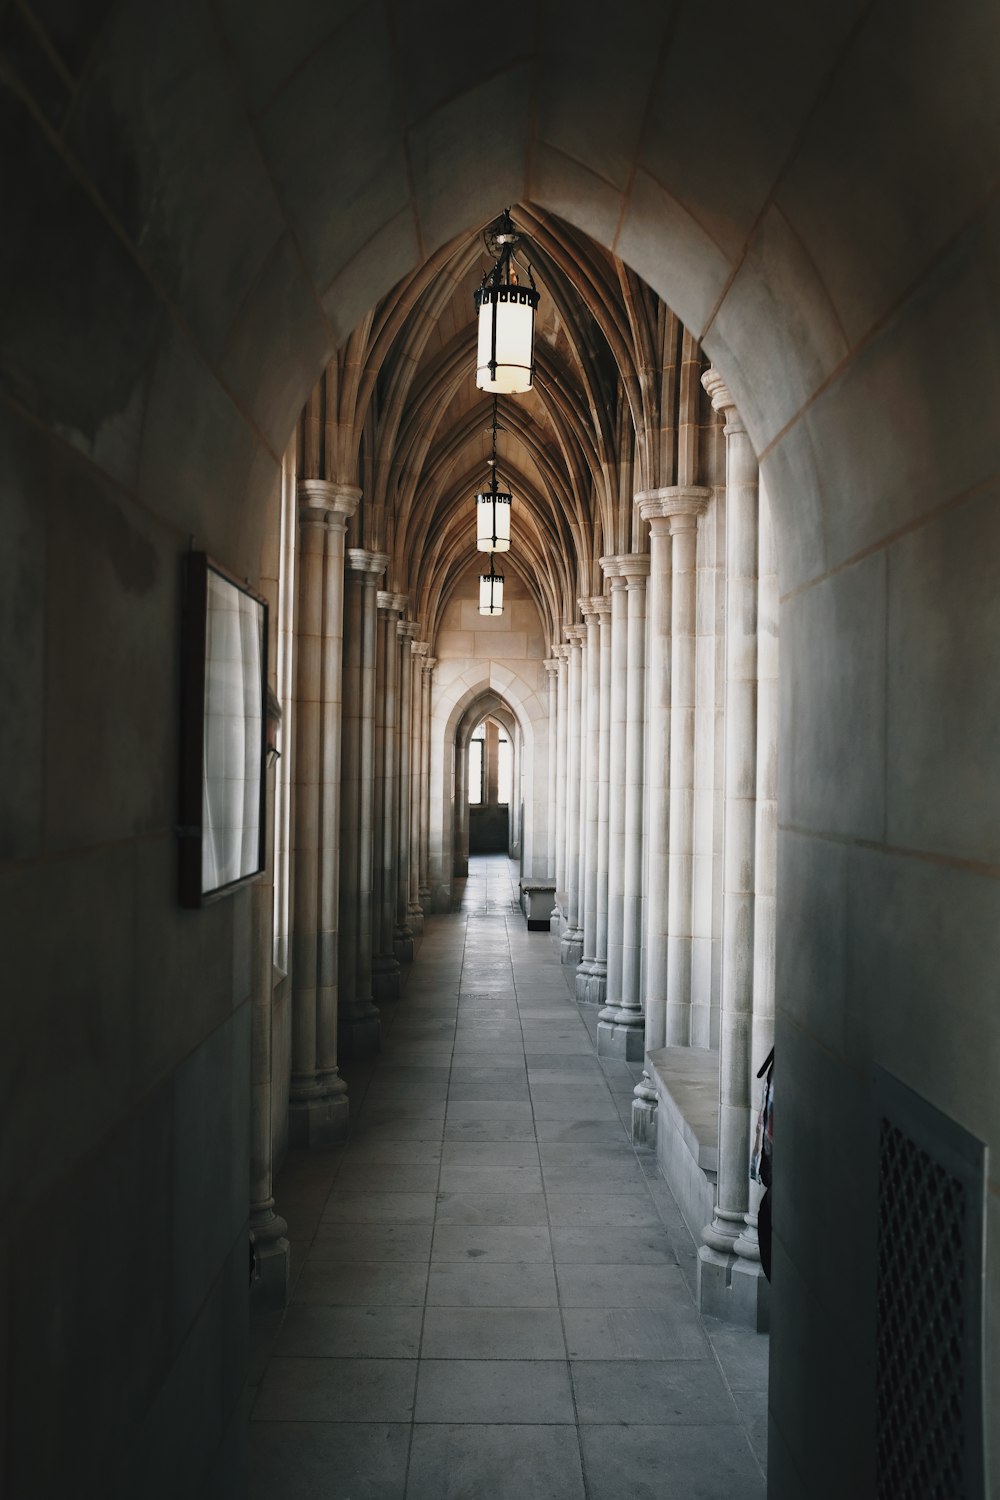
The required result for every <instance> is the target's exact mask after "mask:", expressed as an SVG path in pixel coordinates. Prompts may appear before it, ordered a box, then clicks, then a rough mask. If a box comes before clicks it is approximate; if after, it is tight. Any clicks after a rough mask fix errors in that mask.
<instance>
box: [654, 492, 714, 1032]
mask: <svg viewBox="0 0 1000 1500" xmlns="http://www.w3.org/2000/svg"><path fill="white" fill-rule="evenodd" d="M710 498H711V491H710V490H702V491H701V492H700V495H699V492H698V491H697V490H696V489H695V488H694V487H693V486H691V487H688V488H686V489H679V490H677V491H675V492H674V494H673V498H671V499H670V500H667V501H665V502H664V503H665V504H666V505H669V507H670V533H671V536H672V537H673V549H672V550H673V556H672V560H671V562H672V573H671V666H670V866H669V877H668V878H669V896H668V903H667V933H668V936H667V1023H666V1039H667V1045H668V1046H669V1047H686V1046H689V1045H690V1043H691V937H692V921H691V918H692V906H691V900H692V874H693V860H694V839H693V833H694V714H695V670H694V669H695V607H696V602H697V573H696V571H695V568H696V562H697V551H698V547H697V542H698V516H699V515H701V514H703V513H704V511H705V509H706V507H707V505H708V501H709V499H710Z"/></svg>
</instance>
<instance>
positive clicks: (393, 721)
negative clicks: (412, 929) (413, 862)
mask: <svg viewBox="0 0 1000 1500" xmlns="http://www.w3.org/2000/svg"><path fill="white" fill-rule="evenodd" d="M377 603H378V610H379V616H380V618H379V627H380V630H381V634H382V643H381V645H382V649H381V652H380V655H381V658H382V661H383V676H382V681H381V684H380V686H381V689H382V691H381V693H380V694H379V698H378V705H379V708H380V709H381V716H380V718H381V728H382V754H381V770H382V777H381V796H380V797H377V798H376V802H377V808H378V816H377V817H376V822H375V852H374V860H375V889H376V891H377V893H378V909H377V911H376V914H375V954H374V958H373V960H372V986H373V989H374V993H375V1000H376V1003H378V1004H382V1003H383V1002H384V1001H386V1000H398V999H399V960H398V959H397V957H396V953H395V946H394V936H395V927H396V830H397V818H398V813H399V802H398V792H399V778H398V758H399V640H398V638H397V635H396V629H397V626H398V624H399V616H400V615H401V614H402V613H403V611H404V610H405V608H406V604H407V601H406V598H405V597H404V596H403V595H402V594H392V593H388V592H385V591H384V590H381V589H380V590H379V592H378V597H377ZM376 691H377V689H376ZM376 758H377V759H378V757H376Z"/></svg>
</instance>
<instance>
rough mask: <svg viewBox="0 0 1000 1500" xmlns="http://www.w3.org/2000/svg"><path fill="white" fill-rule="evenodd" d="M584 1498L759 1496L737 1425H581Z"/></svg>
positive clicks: (730, 1499)
mask: <svg viewBox="0 0 1000 1500" xmlns="http://www.w3.org/2000/svg"><path fill="white" fill-rule="evenodd" d="M580 1443H581V1446H582V1449H583V1462H584V1469H585V1471H586V1475H587V1494H588V1497H589V1500H735V1497H736V1496H739V1500H763V1497H764V1480H763V1478H762V1476H761V1473H760V1469H759V1468H758V1467H757V1464H756V1462H755V1460H754V1457H753V1454H752V1452H751V1451H750V1445H749V1443H748V1442H747V1439H746V1436H745V1434H744V1432H743V1430H742V1428H740V1427H717V1426H716V1427H711V1426H710V1427H669V1426H660V1427H621V1426H617V1427H604V1426H594V1427H590V1426H587V1427H581V1429H580Z"/></svg>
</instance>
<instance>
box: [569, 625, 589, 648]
mask: <svg viewBox="0 0 1000 1500" xmlns="http://www.w3.org/2000/svg"><path fill="white" fill-rule="evenodd" d="M563 632H564V634H565V636H566V639H567V640H568V641H569V643H570V646H582V645H583V643H584V641H585V640H586V639H587V627H586V625H564V626H563Z"/></svg>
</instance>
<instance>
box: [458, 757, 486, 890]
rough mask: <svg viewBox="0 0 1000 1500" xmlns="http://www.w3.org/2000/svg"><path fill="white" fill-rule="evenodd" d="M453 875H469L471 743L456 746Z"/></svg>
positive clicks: (462, 878)
mask: <svg viewBox="0 0 1000 1500" xmlns="http://www.w3.org/2000/svg"><path fill="white" fill-rule="evenodd" d="M485 783H486V740H485V738H484V740H483V798H484V800H485V797H486V786H485ZM452 866H453V873H454V874H455V875H456V876H457V877H458V878H459V880H464V879H465V877H466V876H467V875H468V873H469V742H468V740H462V741H461V742H460V743H459V744H457V745H456V746H455V833H454V850H453V853H452Z"/></svg>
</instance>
